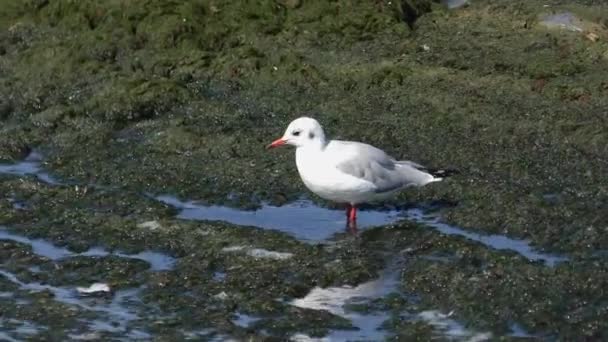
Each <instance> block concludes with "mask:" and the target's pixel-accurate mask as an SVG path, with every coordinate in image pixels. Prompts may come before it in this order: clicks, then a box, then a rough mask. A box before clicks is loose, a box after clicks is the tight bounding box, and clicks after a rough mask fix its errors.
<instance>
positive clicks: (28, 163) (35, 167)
mask: <svg viewBox="0 0 608 342" xmlns="http://www.w3.org/2000/svg"><path fill="white" fill-rule="evenodd" d="M41 162H42V155H40V153H38V152H36V151H33V152H31V153H30V154H29V155H28V156H27V157H26V158H25V159H24V160H22V161H20V162H17V163H14V164H0V174H7V175H14V176H33V177H36V178H38V179H39V180H40V181H41V182H43V183H47V184H52V185H60V184H61V182H59V181H57V179H55V178H54V177H52V176H51V175H49V174H48V173H47V172H44V171H43V170H42V167H41Z"/></svg>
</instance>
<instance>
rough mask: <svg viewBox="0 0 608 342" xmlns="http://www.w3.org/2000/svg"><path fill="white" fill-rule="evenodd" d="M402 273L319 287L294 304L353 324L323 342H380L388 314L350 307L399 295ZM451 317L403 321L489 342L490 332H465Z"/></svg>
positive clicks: (433, 314)
mask: <svg viewBox="0 0 608 342" xmlns="http://www.w3.org/2000/svg"><path fill="white" fill-rule="evenodd" d="M399 278H400V274H399V272H398V270H397V269H396V267H394V266H393V267H389V268H387V269H386V270H385V271H384V272H383V273H382V274H381V275H380V277H379V278H378V279H375V280H372V281H369V282H367V283H363V284H360V285H358V286H356V287H351V286H342V287H329V288H320V287H316V288H314V289H313V290H312V291H310V292H309V293H308V295H306V296H305V297H304V298H300V299H295V300H293V301H292V302H291V304H292V305H294V306H297V307H300V308H307V309H313V310H325V311H328V312H331V313H332V314H334V315H337V316H340V317H343V318H346V319H348V320H350V321H351V324H352V325H353V327H355V328H356V330H332V331H331V332H330V333H329V335H327V336H326V337H324V338H323V339H321V340H322V341H361V340H363V341H381V340H384V339H386V338H387V336H388V335H387V331H385V330H383V329H382V324H383V323H384V322H386V321H387V320H388V319H390V316H389V315H388V313H385V312H374V311H372V312H355V311H352V310H349V309H348V307H349V306H350V305H356V304H365V303H369V302H370V301H372V300H374V299H379V298H382V297H385V296H387V295H389V294H392V293H397V294H399V284H400V279H399ZM449 316H451V315H450V314H442V313H441V312H439V311H435V310H433V311H423V312H419V313H406V314H404V315H403V317H402V318H403V319H405V320H407V321H411V322H414V321H423V322H425V323H427V324H429V325H430V326H432V327H433V328H434V330H435V333H436V334H437V336H438V337H443V338H447V339H455V340H465V339H466V340H467V341H486V340H489V339H490V338H491V336H492V335H491V334H490V333H485V332H484V333H480V332H476V331H473V330H470V329H466V328H465V327H464V325H462V324H461V323H459V322H458V321H456V320H454V319H451V318H449ZM292 340H294V341H312V340H314V339H312V338H310V337H308V336H307V335H304V334H296V335H294V336H292Z"/></svg>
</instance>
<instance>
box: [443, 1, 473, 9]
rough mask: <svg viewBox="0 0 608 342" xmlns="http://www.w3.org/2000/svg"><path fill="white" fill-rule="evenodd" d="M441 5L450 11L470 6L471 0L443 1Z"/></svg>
mask: <svg viewBox="0 0 608 342" xmlns="http://www.w3.org/2000/svg"><path fill="white" fill-rule="evenodd" d="M441 3H442V4H444V5H445V6H447V8H449V9H454V8H459V7H462V6H464V5H466V4H468V3H469V0H442V1H441Z"/></svg>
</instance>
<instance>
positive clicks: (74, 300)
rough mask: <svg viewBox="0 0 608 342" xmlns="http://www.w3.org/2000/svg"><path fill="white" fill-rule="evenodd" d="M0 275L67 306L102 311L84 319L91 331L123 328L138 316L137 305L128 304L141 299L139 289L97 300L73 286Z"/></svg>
mask: <svg viewBox="0 0 608 342" xmlns="http://www.w3.org/2000/svg"><path fill="white" fill-rule="evenodd" d="M0 276H2V277H4V278H5V279H7V280H8V281H10V282H12V283H13V284H15V285H17V286H19V289H20V290H24V291H27V292H29V293H31V292H50V293H52V295H53V299H54V300H56V301H58V302H60V303H64V304H67V305H70V306H75V307H77V308H79V309H81V310H83V311H89V312H95V313H100V314H102V317H100V318H97V319H95V320H92V321H90V322H86V323H87V324H88V325H89V327H90V328H91V329H93V330H95V331H109V332H127V331H129V330H130V328H128V325H129V323H130V322H133V321H136V320H139V319H140V317H139V315H138V314H137V308H136V307H134V306H133V305H132V304H133V303H134V302H141V301H140V299H139V297H138V296H139V292H140V291H141V289H139V288H138V289H127V290H119V291H117V292H116V293H114V295H113V298H112V299H111V300H109V301H105V302H104V301H99V300H96V299H93V298H88V297H82V296H80V295H79V294H78V291H77V290H76V288H69V287H57V286H52V285H47V284H42V283H37V282H32V283H26V282H22V281H21V280H19V279H18V278H17V276H16V275H14V274H13V273H10V272H7V271H4V270H0ZM103 326H107V327H112V329H113V330H112V331H110V330H108V329H103V328H102V327H103Z"/></svg>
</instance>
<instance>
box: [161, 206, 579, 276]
mask: <svg viewBox="0 0 608 342" xmlns="http://www.w3.org/2000/svg"><path fill="white" fill-rule="evenodd" d="M155 198H156V199H157V200H159V201H161V202H163V203H166V204H168V205H170V206H173V207H175V208H176V209H179V213H178V215H177V217H178V218H181V219H185V220H202V221H225V222H229V223H232V224H237V225H243V226H254V227H259V228H265V229H275V230H279V231H282V232H284V233H287V234H289V235H292V236H294V237H295V238H298V239H300V240H304V241H310V242H322V241H326V240H329V239H331V238H332V237H333V236H334V235H336V234H338V233H343V232H344V231H345V222H346V221H345V215H344V213H343V211H341V210H332V209H327V208H322V207H319V206H317V205H315V204H314V203H312V202H311V201H304V200H301V201H297V202H293V203H290V204H287V205H284V206H281V207H275V206H271V205H264V206H263V207H262V208H261V209H259V210H255V211H247V210H239V209H234V208H228V207H223V206H215V205H214V206H205V205H201V204H197V203H196V202H194V201H181V200H179V199H177V198H175V197H173V196H169V195H162V196H157V197H155ZM357 219H358V221H357V226H358V229H359V230H365V229H368V228H370V227H376V226H383V225H387V224H392V223H396V222H398V221H401V220H410V221H415V222H418V223H421V224H423V225H425V226H428V227H430V228H433V229H435V230H437V231H439V232H441V233H442V234H446V235H457V236H462V237H465V238H467V239H469V240H472V241H475V242H478V243H481V244H483V245H484V246H486V247H489V248H492V249H496V250H508V251H513V252H515V253H518V254H520V255H522V256H524V257H525V258H527V259H528V260H531V261H542V262H544V263H545V264H546V265H548V266H554V265H556V264H557V263H559V262H563V261H567V260H568V258H566V257H564V256H559V255H554V254H549V253H543V252H539V251H536V250H534V248H533V247H532V246H530V243H529V242H528V241H527V240H520V239H512V238H509V237H507V236H504V235H498V234H491V235H484V234H480V233H475V232H471V231H467V230H465V229H463V228H460V227H457V226H453V225H448V224H446V223H442V222H440V220H439V217H438V216H434V215H426V214H425V212H424V211H423V210H422V209H420V208H412V209H407V210H403V211H399V210H387V211H381V210H362V211H360V213H359V215H358V218H357Z"/></svg>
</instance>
